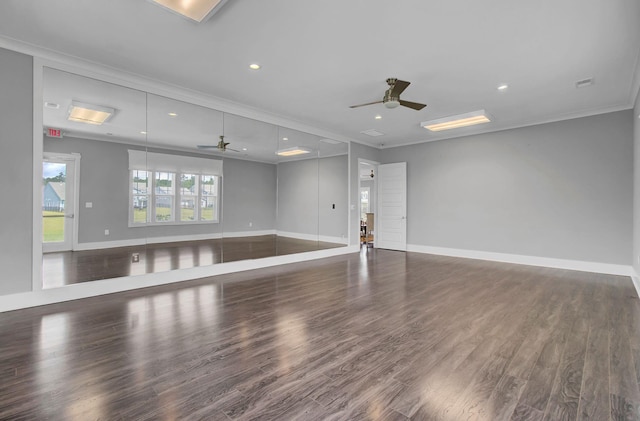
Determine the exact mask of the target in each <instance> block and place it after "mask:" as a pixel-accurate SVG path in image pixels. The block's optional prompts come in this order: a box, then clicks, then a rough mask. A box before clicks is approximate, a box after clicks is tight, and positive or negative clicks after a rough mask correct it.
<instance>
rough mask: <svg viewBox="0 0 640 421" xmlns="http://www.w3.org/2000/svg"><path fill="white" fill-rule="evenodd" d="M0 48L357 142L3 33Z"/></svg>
mask: <svg viewBox="0 0 640 421" xmlns="http://www.w3.org/2000/svg"><path fill="white" fill-rule="evenodd" d="M0 48H5V49H8V50H13V51H16V52H19V53H22V54H27V55H31V56H33V57H34V58H37V59H38V64H41V65H43V66H46V67H52V68H55V69H58V70H63V71H67V72H70V73H76V74H80V75H81V76H86V77H91V78H96V79H100V80H103V81H105V82H109V83H114V84H118V85H121V86H125V87H127V88H131V89H137V90H140V91H144V92H148V93H151V94H155V95H161V96H166V97H169V98H172V99H176V100H179V101H184V102H189V103H192V104H195V105H200V106H203V107H207V108H212V109H215V110H218V111H222V112H225V113H229V114H235V115H239V116H242V117H247V118H251V119H254V120H258V121H263V122H265V123H270V124H274V125H278V126H283V127H287V128H290V129H293V130H299V131H303V132H307V133H310V134H314V135H317V136H321V137H325V138H329V139H335V140H339V141H342V142H345V143H349V142H355V141H356V140H355V139H352V138H349V137H347V136H343V135H340V134H337V133H333V132H331V131H329V130H327V129H323V128H320V127H315V126H310V125H308V124H306V123H304V122H301V121H297V120H293V119H291V118H288V117H286V116H282V115H278V114H275V113H270V112H267V111H263V110H260V109H257V108H253V107H249V106H247V105H244V104H240V103H237V102H233V101H229V100H226V99H223V98H219V97H215V96H213V95H207V94H204V93H202V92H198V91H195V90H193V89H188V88H185V87H182V86H178V85H174V84H170V83H167V82H163V81H160V80H157V79H152V78H149V77H146V76H143V75H139V74H136V73H132V72H127V71H125V70H122V69H117V68H114V67H110V66H106V65H104V64H102V63H98V62H94V61H89V60H86V59H82V58H79V57H75V56H71V55H67V54H63V53H60V52H58V51H54V50H50V49H46V48H43V47H40V46H36V45H33V44H29V43H25V42H22V41H18V40H15V39H12V38H8V37H4V36H0Z"/></svg>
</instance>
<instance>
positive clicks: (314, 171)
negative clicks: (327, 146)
mask: <svg viewBox="0 0 640 421" xmlns="http://www.w3.org/2000/svg"><path fill="white" fill-rule="evenodd" d="M348 163H349V161H348V158H347V156H346V155H342V156H335V157H329V158H319V159H305V160H299V161H291V162H283V163H279V164H278V223H277V227H278V230H279V231H286V232H293V233H298V234H308V235H321V236H331V237H340V238H345V239H346V237H347V235H348V234H347V225H348V220H347V217H348V216H347V215H348V214H347V196H348V193H347V191H348V188H347V186H348V184H347V180H348ZM334 204H335V209H333V205H334Z"/></svg>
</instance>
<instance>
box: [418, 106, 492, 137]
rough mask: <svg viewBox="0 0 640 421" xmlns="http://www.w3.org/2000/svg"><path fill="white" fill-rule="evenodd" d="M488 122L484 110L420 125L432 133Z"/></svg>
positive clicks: (424, 122) (487, 116) (488, 119)
mask: <svg viewBox="0 0 640 421" xmlns="http://www.w3.org/2000/svg"><path fill="white" fill-rule="evenodd" d="M490 121H491V119H490V118H489V115H488V114H487V113H486V112H485V111H484V110H478V111H472V112H470V113H466V114H458V115H452V116H449V117H444V118H438V119H436V120H430V121H423V122H422V123H420V125H421V126H422V127H424V128H425V129H428V130H431V131H432V132H439V131H442V130H449V129H457V128H458V127H467V126H473V125H475V124H482V123H489V122H490Z"/></svg>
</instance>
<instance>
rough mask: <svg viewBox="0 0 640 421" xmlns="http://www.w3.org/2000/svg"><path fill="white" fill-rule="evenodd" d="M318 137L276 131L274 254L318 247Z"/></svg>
mask: <svg viewBox="0 0 640 421" xmlns="http://www.w3.org/2000/svg"><path fill="white" fill-rule="evenodd" d="M319 140H320V138H319V137H318V136H315V135H312V134H309V133H304V132H301V131H297V130H293V129H289V128H285V127H280V128H279V132H278V151H277V154H278V155H277V159H278V224H277V231H278V238H279V240H280V241H279V244H278V254H279V255H282V254H291V253H299V252H305V251H313V250H317V249H318V200H319V197H318V192H319V190H318V141H319Z"/></svg>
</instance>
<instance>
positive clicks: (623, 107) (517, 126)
mask: <svg viewBox="0 0 640 421" xmlns="http://www.w3.org/2000/svg"><path fill="white" fill-rule="evenodd" d="M631 108H633V103H631V105H629V104H618V105H611V106H609V107H604V108H593V109H588V110H582V111H578V112H575V113H569V114H562V115H559V116H556V117H549V118H546V119H542V120H538V121H530V122H523V123H517V124H510V125H504V126H500V127H494V128H488V127H481V126H478V130H477V131H475V132H473V133H462V134H454V135H451V136H444V137H438V138H435V139H423V140H417V141H415V142H407V143H400V144H397V145H396V144H394V145H390V146H382V147H381V148H380V149H392V148H399V147H401V146H411V145H420V144H422V143H430V142H439V141H441V140H450V139H458V138H461V137H472V136H477V135H481V134H487V133H497V132H503V131H505V130H513V129H521V128H525V127H531V126H540V125H543V124H549V123H556V122H559V121H567V120H574V119H577V118H583V117H591V116H594V115H600V114H607V113H615V112H618V111H624V110H629V109H631ZM485 126H486V125H485Z"/></svg>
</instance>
